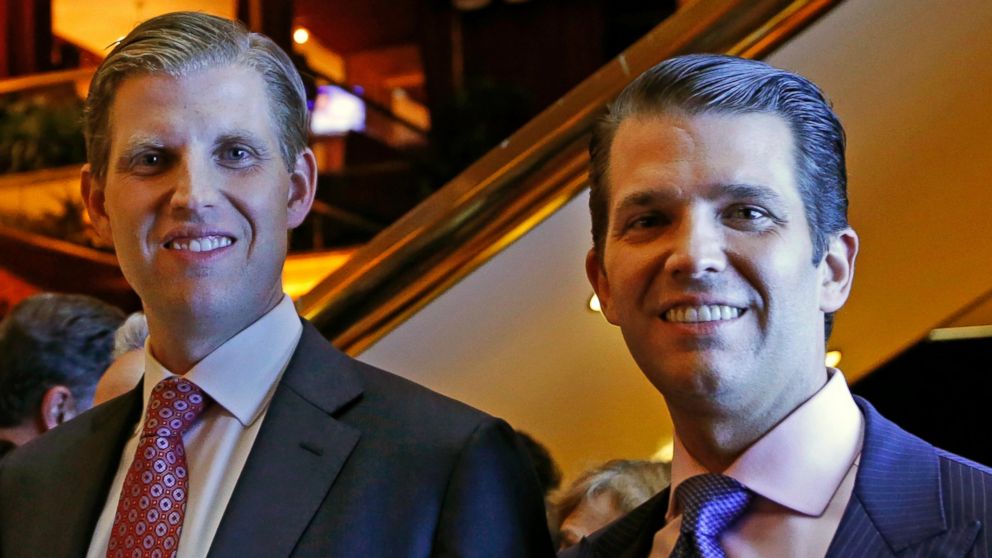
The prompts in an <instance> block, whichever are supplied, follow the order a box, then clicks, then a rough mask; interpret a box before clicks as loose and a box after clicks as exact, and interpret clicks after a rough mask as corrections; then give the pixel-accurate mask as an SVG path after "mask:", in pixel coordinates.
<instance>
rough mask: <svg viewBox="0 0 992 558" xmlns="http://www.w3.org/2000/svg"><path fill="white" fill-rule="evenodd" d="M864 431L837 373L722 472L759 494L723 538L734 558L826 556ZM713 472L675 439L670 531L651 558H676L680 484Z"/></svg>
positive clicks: (665, 531) (844, 504)
mask: <svg viewBox="0 0 992 558" xmlns="http://www.w3.org/2000/svg"><path fill="white" fill-rule="evenodd" d="M863 430H864V417H862V415H861V411H860V410H859V409H858V407H857V404H856V403H855V402H854V399H853V398H852V397H851V392H850V391H849V390H848V388H847V382H846V381H845V380H844V375H843V374H841V373H840V371H838V370H833V369H831V370H830V379H829V380H828V381H827V383H826V385H824V387H823V388H821V389H820V391H818V392H817V393H816V394H815V395H814V396H813V397H811V398H810V399H809V400H808V401H806V402H805V403H803V404H802V405H800V406H799V407H798V408H796V410H795V411H793V412H792V413H791V414H790V415H789V416H788V417H786V418H785V419H784V420H783V421H782V422H780V423H779V424H777V425H776V426H775V428H773V429H772V430H770V431H769V432H768V433H767V434H765V435H764V436H763V437H762V438H761V439H759V440H758V441H757V442H755V443H754V444H753V445H752V446H751V447H750V448H748V449H747V450H746V451H745V452H744V453H743V454H741V456H740V457H738V458H737V460H735V461H734V462H733V463H732V464H731V465H730V467H728V468H727V470H726V471H723V474H724V475H727V476H729V477H732V478H734V479H736V480H737V481H738V482H740V483H741V484H743V485H744V486H746V487H747V488H749V489H751V490H752V491H753V492H754V493H755V498H754V501H753V502H752V504H751V506H750V507H749V508H748V510H747V511H746V512H745V514H744V515H743V516H742V517H741V519H740V520H739V521H737V522H736V523H735V524H734V525H732V526H731V527H730V528H729V529H728V530H727V531H726V532H725V533H724V534H723V536H721V537H720V545H721V546H722V547H723V549H724V551H725V552H726V554H727V556H728V558H743V557H755V558H757V557H767V556H775V557H776V558H788V557H792V556H796V557H799V556H802V557H819V556H825V555H826V553H827V549H828V548H829V547H830V542H831V541H832V540H833V536H834V533H835V532H836V531H837V527H838V526H839V525H840V520H841V518H842V517H843V515H844V509H845V508H846V507H847V503H848V502H849V501H850V499H851V494H852V492H853V490H854V480H855V477H856V475H857V469H858V460H859V458H860V455H861V445H862V441H863ZM708 472H710V471H707V470H706V468H705V467H703V466H702V465H700V464H699V462H698V461H696V460H695V459H694V458H693V457H692V456H691V455H690V454H689V452H688V451H687V450H686V449H685V446H683V445H682V443H681V442H680V441H679V439H678V437H676V438H675V449H674V458H673V460H672V492H671V493H672V497H671V499H670V500H669V504H668V514H667V515H666V520H667V523H666V525H665V527H664V528H662V529H661V530H660V531H658V533H657V534H656V535H655V537H654V542H653V545H652V548H651V554H650V557H651V558H662V557H667V556H669V555H670V554H671V552H672V548H674V546H675V541H676V540H678V537H679V528H680V527H681V525H682V515H681V514H682V510H681V509H680V507H679V504H678V501H677V499H676V498H675V493H676V490H677V489H678V486H679V484H681V483H682V481H684V480H685V479H687V478H689V477H692V476H695V475H701V474H705V473H708Z"/></svg>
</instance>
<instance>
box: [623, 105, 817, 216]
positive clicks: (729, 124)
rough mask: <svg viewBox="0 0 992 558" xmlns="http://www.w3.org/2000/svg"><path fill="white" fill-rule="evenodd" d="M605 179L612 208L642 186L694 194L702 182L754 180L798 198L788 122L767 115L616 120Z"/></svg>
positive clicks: (658, 116)
mask: <svg viewBox="0 0 992 558" xmlns="http://www.w3.org/2000/svg"><path fill="white" fill-rule="evenodd" d="M608 183H609V184H610V190H611V192H610V201H611V206H613V205H614V204H615V203H616V202H617V200H618V198H620V197H622V196H623V194H624V193H625V192H627V191H629V190H631V189H642V188H652V189H654V188H671V189H676V190H679V191H681V192H683V193H698V190H699V189H700V188H703V187H706V186H719V185H721V184H722V185H726V184H754V185H765V186H770V187H774V188H775V189H777V190H782V191H781V192H779V193H780V194H786V195H787V197H793V196H798V191H797V189H796V186H795V155H794V141H793V135H792V132H791V129H790V127H789V125H788V123H787V122H786V120H785V119H784V118H782V117H780V116H778V115H775V114H771V113H745V114H726V113H702V114H695V115H690V114H685V113H680V112H665V113H660V114H654V115H643V116H633V117H630V118H627V119H625V120H624V121H623V122H621V123H620V125H619V127H618V129H617V132H616V135H615V137H614V140H613V143H612V145H611V146H610V166H609V170H608ZM690 187H691V188H692V190H689V188H690Z"/></svg>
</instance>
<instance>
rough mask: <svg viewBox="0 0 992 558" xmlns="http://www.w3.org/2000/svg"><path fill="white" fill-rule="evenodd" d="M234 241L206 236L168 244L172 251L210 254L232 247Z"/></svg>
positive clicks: (223, 237) (222, 237)
mask: <svg viewBox="0 0 992 558" xmlns="http://www.w3.org/2000/svg"><path fill="white" fill-rule="evenodd" d="M232 242H233V241H232V240H231V239H230V238H228V237H226V236H205V237H203V238H194V239H192V240H173V241H172V242H169V243H168V244H166V246H165V247H166V248H169V249H170V250H189V251H190V252H209V251H211V250H216V249H218V248H223V247H225V246H230V245H231V243H232Z"/></svg>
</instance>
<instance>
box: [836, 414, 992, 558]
mask: <svg viewBox="0 0 992 558" xmlns="http://www.w3.org/2000/svg"><path fill="white" fill-rule="evenodd" d="M855 401H856V402H857V404H858V407H860V408H861V412H862V414H864V417H865V439H864V446H863V448H862V450H861V461H860V465H859V468H858V474H857V480H856V482H855V485H854V494H852V495H851V502H850V503H849V504H848V506H847V509H846V510H845V511H844V517H843V518H842V519H841V523H840V526H839V527H838V528H837V533H836V535H834V540H833V541H832V542H831V544H830V549H829V550H828V551H827V557H828V558H833V557H838V558H839V557H841V556H869V555H870V556H894V555H896V554H899V555H900V556H962V555H964V554H965V553H967V552H968V550H969V549H970V548H971V546H972V545H973V544H974V541H975V537H976V536H977V534H978V530H979V529H980V525H976V524H971V525H966V526H964V527H962V528H959V529H948V527H947V522H946V520H945V517H944V508H943V495H942V490H941V482H940V460H939V458H938V456H937V453H936V451H935V450H934V447H933V446H931V445H930V444H928V443H926V442H924V441H923V440H921V439H919V438H917V437H915V436H913V435H911V434H909V433H907V432H906V431H904V430H902V429H901V428H899V427H898V426H896V425H895V424H893V423H892V422H890V421H889V420H887V419H885V418H884V417H882V416H881V415H879V414H878V412H877V411H876V410H875V408H874V407H872V406H871V405H870V404H869V403H868V402H867V401H865V400H864V399H861V398H860V397H855ZM938 552H939V553H938Z"/></svg>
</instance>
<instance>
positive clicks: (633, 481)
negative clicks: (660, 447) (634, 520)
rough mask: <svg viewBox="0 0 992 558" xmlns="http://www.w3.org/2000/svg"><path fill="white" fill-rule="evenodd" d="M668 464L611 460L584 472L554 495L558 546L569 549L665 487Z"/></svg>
mask: <svg viewBox="0 0 992 558" xmlns="http://www.w3.org/2000/svg"><path fill="white" fill-rule="evenodd" d="M670 479H671V465H670V464H668V463H662V462H659V461H642V460H629V459H614V460H611V461H607V462H606V463H604V464H602V465H600V466H599V467H593V468H592V469H589V470H587V471H585V472H583V473H582V474H581V475H579V477H578V478H577V479H575V481H574V482H572V484H570V485H569V486H568V488H566V489H565V491H564V492H562V493H561V494H560V495H558V496H557V497H556V498H555V515H556V516H557V517H558V519H559V524H558V526H557V532H558V548H559V549H564V548H568V547H570V546H572V545H574V544H576V543H578V542H579V541H580V540H582V537H585V536H588V535H590V534H592V533H594V532H596V531H598V530H599V529H601V528H602V527H605V526H606V525H608V524H610V523H612V522H613V521H615V520H616V519H619V518H620V517H622V516H623V515H625V514H626V513H627V512H629V511H631V510H633V509H634V508H636V507H637V506H640V505H641V504H643V503H644V502H647V501H648V499H650V498H651V497H652V496H654V495H655V494H657V493H658V492H661V490H662V489H663V488H665V487H666V486H668V483H669V480H670Z"/></svg>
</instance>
